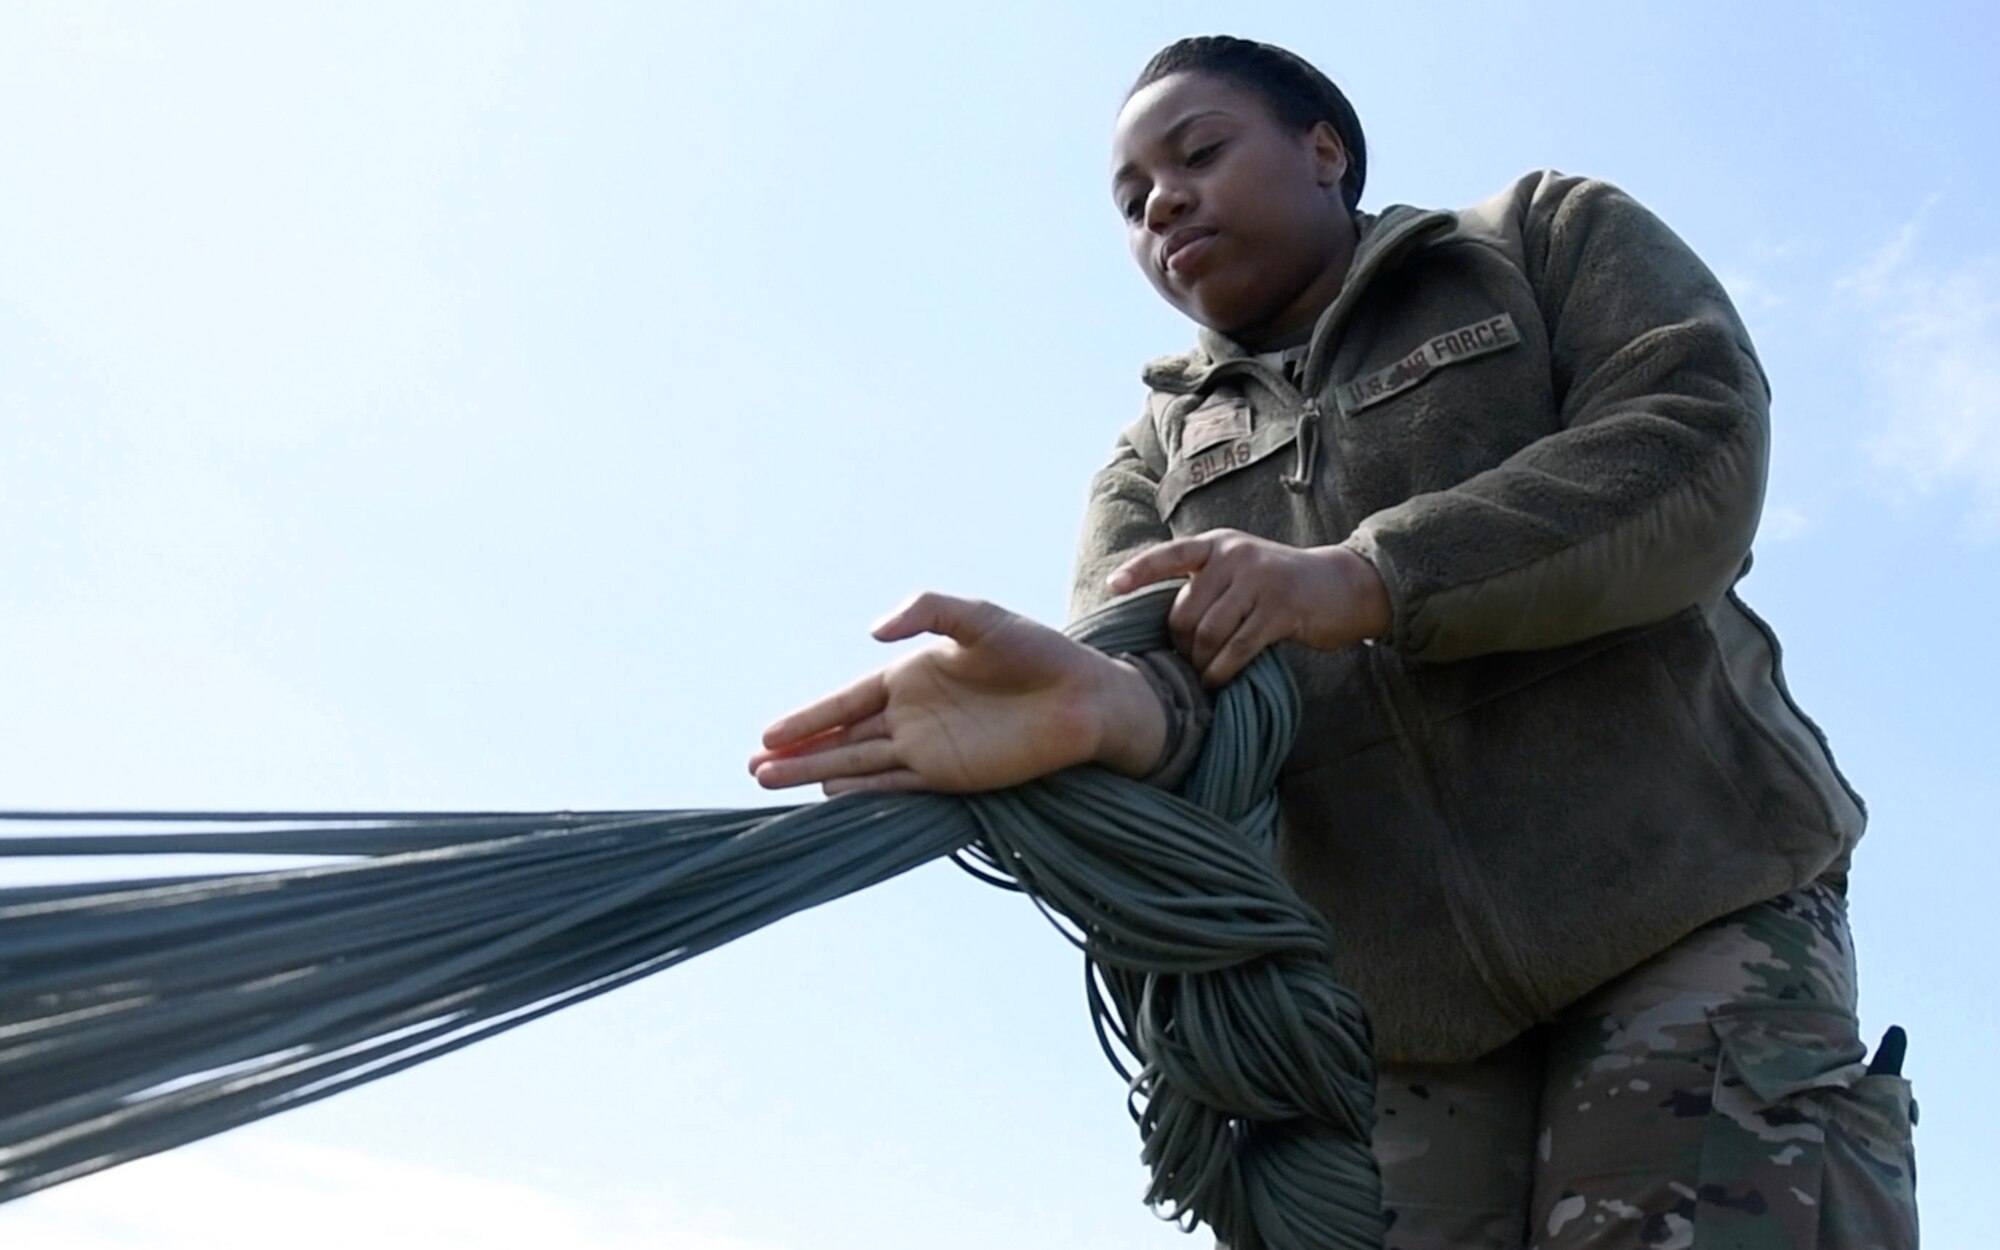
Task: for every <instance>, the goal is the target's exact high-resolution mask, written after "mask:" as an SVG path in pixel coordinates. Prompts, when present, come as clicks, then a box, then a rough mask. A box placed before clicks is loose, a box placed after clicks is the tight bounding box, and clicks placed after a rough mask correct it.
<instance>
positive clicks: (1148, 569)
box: [1106, 534, 1215, 595]
mask: <svg viewBox="0 0 2000 1250" xmlns="http://www.w3.org/2000/svg"><path fill="white" fill-rule="evenodd" d="M1214 554H1215V538H1214V537H1213V536H1212V535H1209V534H1198V535H1196V536H1195V537H1193V538H1176V539H1173V540H1171V541H1169V542H1163V543H1161V544H1160V545H1159V546H1157V547H1149V548H1147V549H1146V550H1145V551H1142V552H1140V553H1139V554H1138V555H1136V556H1133V557H1132V558H1131V559H1130V560H1127V561H1126V562H1125V563H1123V564H1121V565H1119V566H1118V567H1117V568H1115V569H1113V570H1112V571H1111V576H1110V578H1109V579H1107V582H1106V584H1107V585H1109V586H1110V587H1111V591H1112V593H1113V594H1120V595H1122V594H1125V593H1127V592H1129V591H1134V590H1137V589H1139V587H1141V586H1150V585H1152V584H1153V583H1154V582H1163V581H1165V580H1166V579H1168V578H1170V577H1188V576H1191V575H1192V574H1195V573H1198V572H1200V571H1201V569H1202V566H1203V565H1206V564H1207V563H1208V561H1209V558H1210V557H1211V556H1213V555H1214Z"/></svg>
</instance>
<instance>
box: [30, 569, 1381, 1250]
mask: <svg viewBox="0 0 2000 1250" xmlns="http://www.w3.org/2000/svg"><path fill="white" fill-rule="evenodd" d="M1169 589H1170V588H1169ZM1170 599H1171V595H1170V593H1166V592H1162V591H1160V590H1158V589H1155V590H1152V591H1147V592H1141V593H1140V594H1137V595H1134V596H1131V597H1128V598H1126V599H1122V600H1119V601H1118V602H1116V603H1113V604H1111V605H1110V606H1108V607H1107V608H1105V609H1103V610H1102V611H1100V612H1098V613H1096V614H1094V615H1092V616H1089V617H1086V618H1084V619H1082V620H1080V621H1078V622H1076V623H1075V624H1073V625H1072V626H1071V627H1070V633H1071V634H1072V635H1074V636H1075V637H1078V638H1080V639H1082V640H1083V641H1085V642H1088V643H1090V644H1092V645H1094V646H1097V647H1100V648H1102V649H1103V650H1106V651H1114V652H1116V651H1143V650H1149V649H1153V648H1157V647H1163V646H1166V645H1167V639H1166V632H1165V631H1166V624H1165V618H1166V611H1167V606H1168V603H1169V601H1170ZM1297 715H1298V696H1297V693H1296V691H1295V690H1294V689H1293V687H1292V684H1291V680H1290V678H1289V677H1288V676H1287V675H1286V673H1285V670H1284V668H1283V666H1282V665H1281V664H1279V662H1278V661H1277V660H1276V659H1275V658H1273V657H1271V656H1269V655H1268V654H1267V655H1265V656H1263V657H1261V658H1260V659H1259V660H1258V661H1257V662H1256V663H1255V664H1253V665H1252V666H1251V667H1250V668H1249V669H1248V670H1246V671H1245V673H1244V674H1243V675H1242V676H1241V677H1239V678H1238V679H1237V680H1236V681H1235V682H1233V683H1231V685H1230V686H1229V687H1228V688H1226V689H1225V690H1223V691H1222V692H1221V693H1220V695H1219V696H1218V701H1217V706H1216V711H1215V717H1214V720H1213V722H1212V725H1211V728H1210V731H1209V737H1208V740H1207V744H1206V747H1205V750H1204V753H1203V756H1202V759H1201V761H1200V763H1199V764H1198V765H1197V766H1196V768H1195V770H1194V772H1193V774H1192V775H1191V776H1190V778H1189V779H1188V781H1187V783H1186V784H1185V785H1184V786H1183V787H1182V789H1181V793H1180V794H1179V795H1174V794H1167V793H1164V792H1162V791H1159V790H1156V789H1153V788H1150V787H1148V786H1144V785H1141V784H1139V783H1137V782H1133V781H1129V780H1126V779H1124V778H1121V777H1117V776H1114V775H1112V774H1110V773H1108V772H1105V771H1103V770H1100V769H1095V768H1078V769H1071V770H1069V771H1066V772H1063V773H1058V774H1055V775H1053V776H1049V777H1045V778H1042V779H1040V780H1038V781H1034V782H1030V783H1028V784H1026V785H1022V786H1017V787H1014V788H1011V789H1008V790H1001V791H994V792H991V793H986V794H975V795H964V796H945V795H927V794H918V795H855V796H849V797H846V798H841V799H835V800H831V801H828V802H824V803H814V804H807V805H804V806H797V807H773V808H764V809H751V810H743V811H619V812H578V813H571V812H551V813H506V812H462V813H410V812H377V813H337V812H312V813H283V812H237V813H230V812H202V813H191V812H181V813H163V812H145V813H117V812H94V813H91V812H0V828H8V827H11V828H14V829H16V830H20V832H17V833H14V834H10V835H6V836H0V859H4V858H6V857H30V856H32V857H45V856H58V855H59V856H89V855H117V856H134V855H137V856H187V855H199V854H216V853H222V854H232V855H253V856H290V855H308V856H313V857H315V859H314V862H312V863H309V864H303V865H299V866H294V867H286V868H278V869H265V870H258V871H221V872H211V873H199V872H187V871H184V870H183V871H177V872H171V873H169V872H162V874H161V875H158V876H153V877H148V878H145V879H142V880H121V881H115V882H90V883H81V884H64V885H44V886H22V887H13V888H6V889H0V1202H4V1201H7V1200H10V1199H13V1198H17V1197H20V1196H22V1195H25V1194H29V1193H32V1192H34V1191H36V1190H39V1189H43V1188H46V1187H48V1186H50V1185H55V1184H59V1183H61V1182H63V1181H66V1180H70V1179H73V1178H75V1177H79V1176H84V1175H87V1174H89V1173H91V1172H95V1171H98V1170H101V1169H103V1168H107V1167H111V1166H114V1165H116V1164H119V1163H123V1162H126V1161H128V1160H131V1159H136V1158H139V1157H141V1156H144V1155H148V1154H152V1153H154V1152H157V1151H161V1150H166V1149H170V1148H172V1147H174V1146H177V1145H181V1144H183V1143H186V1142H190V1141H194V1140H196V1139H198V1138H201V1137H205V1136H208V1135H209V1134H212V1133H218V1132H221V1131H223V1130H225V1129H228V1128H232V1127H235V1126H236V1125H239V1124H244V1123H247V1122H249V1121H251V1120H256V1119H260V1118H262V1117H264V1116H268V1115H273V1114H276V1113H277V1112H280V1111H283V1110H286V1109H288V1108H291V1107H296V1106H302V1105H304V1104H306V1103H309V1102H313V1101H315V1100H317V1099H320V1098H324V1097H327V1096H328V1095H330V1094H335V1093H338V1092H340V1091H341V1090H344V1089H349V1088H352V1087H353V1086H355V1085H358V1084H362V1083H364V1082H366V1081H371V1080H376V1079H378V1078H380V1077H383V1076H387V1075H389V1074H390V1073H392V1072H397V1071H400V1070H402V1069H404V1068H407V1067H410V1066H411V1065H413V1064H416V1063H420V1062H423V1061H424V1060H426V1059H430V1058H434V1057H436V1056H438V1055H443V1054H447V1053H449V1052H451V1051H453V1050H456V1049H458V1048H459V1047H461V1046H466V1045H469V1044H471V1043H472V1042H475V1041H478V1040H479V1039H481V1038H484V1037H490V1036H492V1035H494V1034H496V1033H499V1032H502V1031H504V1030H506V1029H510V1028H514V1027H516V1026H518V1025H521V1024H524V1023H526V1022H528V1021H529V1020H533V1019H536V1018H537V1017H540V1016H543V1015H546V1014H548V1013H549V1012H551V1011H555V1010H557V1009H559V1008H561V1007H565V1006H568V1005H570V1004H572V1003H577V1002H581V1001H583V1000H585V999H588V998H592V997H594V996H596V995H598V994H602V993H604V992H606V991H608V990H612V989H615V988H617V987H618V986H621V985H624V984H627V983H629V982H632V981H635V980H637V979H639V978H640V977H644V976H649V975H651V974H653V973H656V972H659V971H661V970H662V969H665V968H669V967H672V966H673V965H675V964H677V963H680V962H682V961H683V960H686V959H689V958H692V957H693V956H695V955H698V954H700V953H702V952H703V951H707V950H713V949H714V948H716V947H718V946H721V945H723V944H724V943H726V942H729V941H732V940H734V939H735V938H738V937H741V936H743V935H744V934H747V933H751V932H753V931H755V930H757V929H760V928H762V927H763V926H765V925H768V924H770V923H772V922H774V921H777V920H780V919H783V918H784V917H786V916H789V915H792V914H793V913H795V912H800V911H804V910H806V909H807V908H810V907H814V906H817V905H818V904H820V903H824V902H828V901H830V900H832V899H836V898H839V897H842V896H844V895H847V894H851V893H853V892H855V891H857V890H861V889H865V888H866V887H868V886H870V885H874V884H876V883H878V882H881V881H885V880H888V879H889V878H891V877H894V876H897V875H899V874H901V873H903V872H906V871H908V870H909V869H912V868H915V867H917V866H919V865H921V864H924V863H927V862H929V861H931V860H934V859H938V858H941V857H944V856H956V857H957V858H958V859H959V862H960V863H961V865H962V866H964V867H966V868H967V869H968V871H971V872H972V873H973V874H974V875H976V876H979V877H981V878H982V879H984V880H987V881H989V882H992V883H994V884H1000V885H1005V886H1007V887H1009V888H1013V889H1018V890H1021V891H1022V892H1024V893H1026V894H1027V895H1028V896H1029V897H1030V898H1032V899H1033V900H1034V901H1035V903H1036V904H1037V905H1038V906H1039V907H1041V908H1042V909H1043V910H1044V911H1045V912H1046V913H1047V914H1048V915H1049V916H1050V918H1051V919H1052V920H1054V921H1055V922H1056V923H1057V926H1058V928H1059V929H1061V930H1062V931H1063V932H1064V933H1065V934H1066V936H1068V937H1069V938H1070V940H1071V941H1073V942H1075V943H1076V944H1077V945H1079V946H1080V947H1081V948H1082V950H1083V952H1084V955H1085V983H1086V994H1087V999H1088V1002H1089V1008H1090V1013H1091V1017H1092V1022H1093V1026H1094V1027H1095V1029H1096V1031H1097V1036H1098V1039H1099V1042H1100V1043H1101V1044H1102V1046H1103V1048H1104V1051H1105V1054H1106V1056H1107V1058H1108V1059H1109V1060H1110V1061H1111V1063H1112V1065H1113V1067H1115V1068H1116V1069H1117V1070H1118V1072H1119V1073H1120V1074H1121V1075H1122V1076H1123V1077H1124V1078H1125V1079H1126V1081H1127V1082H1128V1094H1127V1102H1128V1107H1129V1109H1130V1111H1131V1114H1132V1117H1133V1119H1134V1121H1135V1123H1136V1124H1137V1126H1138V1128H1139V1131H1140V1136H1141V1139H1142V1146H1141V1157H1142V1158H1143V1159H1144V1161H1145V1163H1146V1164H1147V1166H1148V1167H1149V1168H1150V1169H1151V1171H1152V1177H1153V1179H1152V1184H1151V1186H1150V1188H1149V1189H1148V1191H1147V1194H1146V1198H1147V1201H1148V1202H1149V1203H1151V1204H1152V1205H1153V1206H1154V1208H1155V1209H1156V1210H1157V1211H1159V1212H1160V1214H1161V1215H1162V1216H1164V1217H1166V1218H1169V1219H1173V1220H1175V1221H1177V1222H1179V1223H1180V1224H1182V1225H1183V1226H1184V1227H1187V1228H1189V1229H1192V1228H1193V1227H1195V1226H1196V1225H1197V1224H1205V1225H1207V1226H1208V1227H1209V1228H1210V1229H1211V1230H1213V1232H1214V1233H1215V1235H1216V1237H1217V1238H1218V1239H1219V1241H1220V1242H1221V1243H1222V1244H1225V1245H1227V1246H1230V1247H1232V1250H1378V1248H1379V1247H1380V1246H1381V1243H1382V1236H1383V1232H1384V1229H1383V1226H1382V1212H1381V1191H1380V1181H1379V1179H1378V1176H1377V1173H1376V1168H1375V1163H1374V1159H1373V1157H1372V1155H1371V1154H1370V1153H1369V1150H1368V1137H1369V1132H1370V1129H1371V1127H1372V1124H1373V1117H1374V1078H1373V1068H1372V1044H1371V1039H1370V1036H1369V1032H1368V1026H1367V1022H1366V1020H1365V1018H1364V1017H1363V1015H1362V1012H1361V1009H1360V1006H1359V1004H1358V1002H1357V1001H1356V999H1355V998H1354V996H1353V995H1352V994H1351V993H1350V992H1349V991H1347V990H1346V989H1345V988H1343V987H1342V986H1341V985H1339V984H1338V983H1337V982H1336V981H1335V980H1334V977H1333V973H1332V964H1331V951H1332V934H1331V932H1330V931H1329V929H1328V927H1327V925H1326V923H1325V922H1324V921H1323V920H1322V919H1321V918H1320V917H1319V916H1318V915H1317V914H1316V913H1314V912H1313V911H1312V910H1311V909H1310V908H1308V907H1307V906H1306V905H1305V904H1304V903H1303V902H1301V901H1300V900H1299V899H1298V897H1297V896H1296V895H1295V894H1294V893H1293V892H1292V890H1291V888H1290V887H1289V886H1287V885H1286V884H1285V882H1284V881H1283V880H1282V879H1281V878H1280V877H1279V876H1278V874H1277V872H1276V871H1275V869H1274V868H1273V867H1272V865H1271V860H1270V847H1271V846H1272V844H1273V842H1274V840H1275V829H1276V819H1277V802H1276V799H1275V796H1274V786H1275V784H1276V781H1277V772H1278V768H1279V765H1280V763H1281V762H1282V761H1283V759H1284V757H1285V754H1286V752H1287V751H1288V750H1289V748H1290V745H1291V740H1292V736H1293V733H1294V730H1295V727H1296V723H1297ZM176 867H178V864H176Z"/></svg>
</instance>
